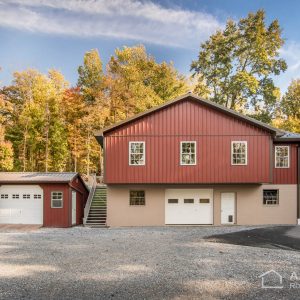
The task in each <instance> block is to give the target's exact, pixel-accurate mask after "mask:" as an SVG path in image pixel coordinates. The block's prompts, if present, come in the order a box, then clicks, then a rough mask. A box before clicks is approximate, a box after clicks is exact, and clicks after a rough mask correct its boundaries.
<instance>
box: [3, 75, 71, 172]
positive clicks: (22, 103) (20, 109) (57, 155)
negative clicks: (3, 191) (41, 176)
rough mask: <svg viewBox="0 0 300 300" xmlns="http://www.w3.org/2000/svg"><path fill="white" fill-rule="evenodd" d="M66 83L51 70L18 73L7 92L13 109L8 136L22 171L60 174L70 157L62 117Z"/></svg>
mask: <svg viewBox="0 0 300 300" xmlns="http://www.w3.org/2000/svg"><path fill="white" fill-rule="evenodd" d="M66 85H67V83H66V81H65V80H64V79H63V76H62V75H61V74H60V73H59V72H57V71H54V70H50V71H49V74H48V76H46V75H43V74H41V73H39V72H38V71H36V70H27V71H24V72H16V73H15V74H14V82H13V85H12V86H10V87H8V88H6V89H4V94H5V96H6V99H7V101H9V102H10V103H11V105H12V106H13V110H12V113H11V116H10V118H11V120H12V122H11V124H10V125H8V126H7V128H6V136H7V138H8V139H9V140H10V141H11V142H12V144H13V148H14V152H15V160H16V168H18V169H21V170H23V171H27V170H28V171H49V170H53V171H61V170H63V169H64V166H65V163H66V157H67V138H66V131H65V128H64V127H65V126H64V120H63V118H62V116H63V115H62V113H61V111H62V103H61V100H62V95H63V90H64V88H65V87H66Z"/></svg>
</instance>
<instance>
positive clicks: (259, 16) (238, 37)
mask: <svg viewBox="0 0 300 300" xmlns="http://www.w3.org/2000/svg"><path fill="white" fill-rule="evenodd" d="M283 42H284V40H283V38H282V37H281V28H280V26H279V23H278V20H274V21H272V22H271V23H270V24H269V25H266V22H265V12H264V11H263V10H259V11H257V12H256V13H249V15H248V16H247V17H246V18H242V19H240V20H239V21H238V22H234V21H232V20H229V21H228V22H227V24H226V27H225V29H224V30H222V31H221V30H220V31H218V32H217V33H215V34H213V35H212V36H211V37H210V38H209V40H207V41H206V42H204V43H203V44H202V45H201V48H200V52H199V56H198V59H197V60H195V61H193V63H192V65H191V70H192V71H193V72H194V75H197V76H198V79H199V84H198V85H196V87H195V92H196V93H198V94H199V95H200V96H202V95H207V94H208V95H209V97H208V98H209V99H211V100H212V101H215V102H217V103H219V104H222V105H224V106H226V107H228V108H231V109H235V110H238V111H242V112H243V111H245V108H247V107H250V108H252V111H253V114H252V115H253V116H255V117H256V118H258V119H262V120H263V121H267V122H270V121H271V113H272V112H273V111H274V110H273V108H274V107H275V104H276V101H278V100H279V97H280V92H279V89H278V88H277V87H276V86H275V84H274V81H273V76H276V75H279V74H280V73H281V72H282V71H285V70H286V68H287V65H286V62H285V61H284V60H283V59H281V58H280V57H279V49H280V47H281V46H282V45H283Z"/></svg>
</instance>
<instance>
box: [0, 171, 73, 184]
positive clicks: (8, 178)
mask: <svg viewBox="0 0 300 300" xmlns="http://www.w3.org/2000/svg"><path fill="white" fill-rule="evenodd" d="M77 175H78V173H73V172H62V173H60V172H48V173H42V172H0V183H65V182H70V181H72V180H73V179H74V178H75V177H76V176H77Z"/></svg>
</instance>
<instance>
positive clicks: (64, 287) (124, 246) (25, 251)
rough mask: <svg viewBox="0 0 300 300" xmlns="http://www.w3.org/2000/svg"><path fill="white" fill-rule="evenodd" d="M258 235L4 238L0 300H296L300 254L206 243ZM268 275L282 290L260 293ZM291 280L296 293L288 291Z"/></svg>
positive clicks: (174, 232)
mask: <svg viewBox="0 0 300 300" xmlns="http://www.w3.org/2000/svg"><path fill="white" fill-rule="evenodd" d="M253 228H255V227H243V226H232V227H192V226H191V227H188V226H184V227H181V226H180V227H155V228H149V227H143V228H114V229H98V228H84V227H74V228H70V229H39V230H36V231H30V232H3V233H0V299H123V300H124V299H195V298H197V299H199V298H200V299H299V296H300V252H296V251H289V250H282V249H267V248H258V247H248V246H240V245H231V244H224V243H218V242H210V241H207V240H205V239H203V238H204V237H207V236H211V235H217V234H226V233H230V232H237V231H242V230H250V229H253ZM271 269H274V270H276V271H277V272H279V273H280V274H281V275H282V276H283V286H284V287H283V288H282V289H262V288H261V280H260V278H259V275H261V274H262V273H264V272H266V271H269V270H271ZM292 272H296V274H297V275H298V278H299V281H298V282H297V283H299V288H290V283H291V282H290V276H291V274H292ZM294 283H295V282H294Z"/></svg>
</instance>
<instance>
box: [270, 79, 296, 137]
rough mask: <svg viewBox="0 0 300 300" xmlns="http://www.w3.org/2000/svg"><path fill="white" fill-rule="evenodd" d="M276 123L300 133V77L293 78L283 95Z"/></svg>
mask: <svg viewBox="0 0 300 300" xmlns="http://www.w3.org/2000/svg"><path fill="white" fill-rule="evenodd" d="M275 124H276V125H278V126H279V127H281V128H283V129H285V130H288V131H293V132H298V133H300V79H297V80H292V82H291V84H290V86H289V87H288V90H287V92H286V93H285V95H284V96H283V97H282V100H281V103H280V106H279V109H278V116H277V119H276V120H275Z"/></svg>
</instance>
